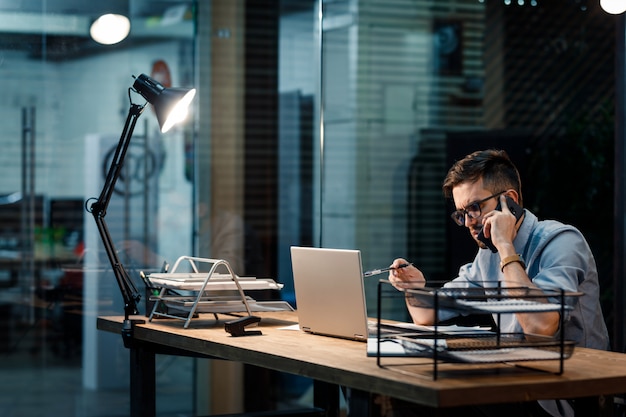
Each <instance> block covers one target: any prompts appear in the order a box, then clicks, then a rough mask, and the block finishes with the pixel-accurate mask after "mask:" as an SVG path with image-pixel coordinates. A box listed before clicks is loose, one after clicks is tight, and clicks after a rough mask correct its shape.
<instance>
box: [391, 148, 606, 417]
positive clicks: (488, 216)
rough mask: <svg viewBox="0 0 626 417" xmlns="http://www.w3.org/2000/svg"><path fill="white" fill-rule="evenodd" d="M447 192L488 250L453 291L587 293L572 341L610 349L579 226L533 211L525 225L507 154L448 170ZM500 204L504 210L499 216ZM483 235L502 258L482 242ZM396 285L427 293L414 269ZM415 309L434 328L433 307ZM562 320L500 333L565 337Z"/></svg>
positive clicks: (518, 324)
mask: <svg viewBox="0 0 626 417" xmlns="http://www.w3.org/2000/svg"><path fill="white" fill-rule="evenodd" d="M443 191H444V195H445V196H446V197H447V198H452V199H453V201H454V205H455V207H456V211H455V212H454V213H452V219H453V220H454V221H455V222H456V223H457V224H458V225H459V226H465V227H467V228H468V230H469V232H470V234H471V235H472V237H473V238H474V240H475V241H476V243H477V244H478V246H479V248H480V249H479V250H478V253H477V255H476V257H475V258H474V261H473V262H472V263H469V264H467V265H464V266H462V267H461V268H460V270H459V275H458V277H456V278H455V279H454V280H452V281H451V282H450V283H448V284H446V285H447V286H453V287H454V288H458V287H488V286H491V287H493V282H494V280H497V281H499V282H500V285H501V286H502V287H528V288H535V289H542V288H543V289H555V288H559V289H564V290H566V291H579V292H581V293H583V295H582V296H581V297H579V299H578V302H577V303H576V305H575V306H574V309H573V310H572V311H571V312H570V313H569V314H568V315H567V317H564V326H563V327H564V328H563V331H564V332H565V339H566V340H574V341H576V342H577V343H578V346H583V347H588V348H595V349H608V348H609V340H608V332H607V329H606V325H605V323H604V318H603V316H602V310H601V308H600V301H599V284H598V273H597V270H596V264H595V260H594V257H593V254H592V253H591V250H590V248H589V246H588V244H587V242H586V241H585V238H584V237H583V236H582V234H581V233H580V231H578V230H577V229H576V228H574V227H572V226H568V225H564V224H562V223H560V222H557V221H553V220H544V221H539V220H538V219H537V217H536V216H535V215H534V214H533V213H531V212H530V211H528V210H527V209H524V210H523V214H522V215H521V217H520V218H519V220H518V219H517V218H516V216H515V215H514V214H513V213H511V210H510V209H509V204H507V201H506V198H507V197H509V198H510V199H512V200H513V201H514V202H515V203H517V204H518V205H519V206H523V205H522V191H521V182H520V178H519V173H518V170H517V168H516V167H515V165H514V164H513V163H512V162H511V160H510V159H509V157H508V155H507V154H506V152H504V151H500V150H485V151H478V152H474V153H472V154H470V155H468V156H466V157H465V158H463V159H461V160H459V161H457V162H456V163H455V164H454V165H453V166H452V168H450V170H449V171H448V174H447V176H446V178H445V180H444V183H443ZM498 203H500V206H501V210H496V206H497V205H498ZM481 231H482V232H483V234H484V236H485V237H486V238H487V239H490V240H491V242H492V244H493V246H494V247H495V249H494V250H496V252H493V251H492V250H490V249H489V248H488V247H487V245H486V244H485V243H484V242H483V240H480V239H479V234H480V232H481ZM404 263H408V262H407V261H406V260H404V259H396V260H395V261H394V262H393V264H392V266H393V267H397V266H399V265H401V264H404ZM389 281H390V282H391V283H392V284H393V285H394V286H395V287H396V288H399V289H403V288H415V287H423V286H424V285H425V283H426V280H425V278H424V275H423V274H422V272H421V271H420V270H419V269H417V268H415V267H414V266H408V267H405V268H397V269H392V270H391V271H390V273H389ZM407 307H408V310H409V313H410V314H411V317H412V318H413V321H414V322H415V323H417V324H423V325H431V324H434V323H433V322H434V311H433V310H432V309H426V308H421V307H416V306H412V305H411V304H410V303H409V302H408V301H407ZM453 315H454V313H452V312H449V311H439V312H438V318H439V319H440V320H445V319H448V318H451V317H452V316H453ZM559 322H560V313H559V312H547V313H516V314H502V315H501V317H500V330H501V331H502V332H506V333H509V332H524V333H527V334H539V335H547V336H554V335H556V334H557V333H558V332H559V331H560V329H559ZM541 405H542V407H543V409H546V410H547V411H548V412H549V413H550V414H549V415H554V416H560V415H571V414H572V410H571V408H570V407H569V404H567V403H566V402H564V401H558V402H554V401H550V402H547V401H541ZM535 411H536V412H535ZM535 411H531V412H530V415H542V413H544V412H543V410H542V409H538V410H535ZM525 412H526V414H523V415H528V410H526V411H525ZM487 415H488V414H487ZM511 415H515V414H509V416H511ZM543 415H545V413H544V414H543Z"/></svg>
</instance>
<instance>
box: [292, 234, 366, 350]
mask: <svg viewBox="0 0 626 417" xmlns="http://www.w3.org/2000/svg"><path fill="white" fill-rule="evenodd" d="M291 264H292V268H293V279H294V287H295V292H296V310H297V313H298V322H299V324H300V328H301V329H302V330H304V331H306V332H310V333H314V334H321V335H326V336H334V337H341V338H347V339H355V340H361V341H366V340H367V333H368V329H367V327H368V326H367V308H366V305H365V291H364V287H363V271H362V266H361V252H360V251H358V250H350V249H329V248H306V247H299V246H292V247H291Z"/></svg>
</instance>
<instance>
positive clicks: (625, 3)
mask: <svg viewBox="0 0 626 417" xmlns="http://www.w3.org/2000/svg"><path fill="white" fill-rule="evenodd" d="M600 7H602V9H603V10H604V11H605V12H607V13H610V14H620V13H624V12H626V0H600Z"/></svg>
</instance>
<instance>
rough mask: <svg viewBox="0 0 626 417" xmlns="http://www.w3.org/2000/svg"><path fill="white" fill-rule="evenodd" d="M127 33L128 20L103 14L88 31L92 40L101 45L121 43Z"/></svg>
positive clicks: (116, 15)
mask: <svg viewBox="0 0 626 417" xmlns="http://www.w3.org/2000/svg"><path fill="white" fill-rule="evenodd" d="M129 33H130V20H128V18H127V17H126V16H123V15H121V14H111V13H109V14H104V15H102V16H100V17H99V18H97V19H96V20H95V21H94V22H93V24H92V25H91V28H90V29H89V34H90V35H91V37H92V39H93V40H94V41H96V42H98V43H101V44H103V45H113V44H116V43H118V42H121V41H123V40H124V39H126V37H127V36H128V34H129Z"/></svg>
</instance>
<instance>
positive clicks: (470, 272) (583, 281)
mask: <svg viewBox="0 0 626 417" xmlns="http://www.w3.org/2000/svg"><path fill="white" fill-rule="evenodd" d="M513 245H514V246H515V250H516V252H517V253H519V254H520V255H522V258H523V259H524V262H525V264H526V272H527V273H528V276H529V277H530V279H531V280H532V282H533V283H534V284H535V285H536V286H537V287H539V288H543V289H563V290H566V291H578V292H581V293H582V294H583V295H582V296H580V297H578V300H577V302H576V303H575V304H574V306H573V310H571V311H570V313H569V314H567V315H566V317H565V318H564V324H563V328H564V331H565V340H573V341H575V342H577V345H578V346H582V347H588V348H594V349H604V350H608V349H609V336H608V331H607V328H606V324H605V322H604V318H603V315H602V310H601V307H600V296H599V295H600V288H599V284H598V271H597V268H596V262H595V259H594V257H593V254H592V253H591V249H590V248H589V245H588V244H587V241H586V240H585V238H584V236H583V235H582V233H580V231H579V230H578V229H576V228H575V227H573V226H568V225H565V224H563V223H560V222H557V221H554V220H543V221H539V220H538V219H537V216H535V215H534V214H533V213H531V212H530V211H528V210H525V216H524V221H523V222H522V225H521V227H520V228H519V230H518V232H517V236H516V237H515V240H514V241H513ZM503 277H504V275H503V273H502V271H500V255H499V254H498V253H492V252H491V250H489V249H480V250H479V251H478V254H477V255H476V258H474V261H473V262H472V263H469V264H466V265H464V266H462V267H461V268H460V270H459V276H458V277H457V278H455V279H454V280H452V281H451V282H450V283H448V284H446V286H452V287H453V288H458V287H459V286H461V287H465V286H467V287H474V286H478V287H483V288H485V287H494V286H496V285H497V281H498V280H501V279H503ZM452 316H454V314H453V313H451V312H447V311H440V312H439V319H440V320H445V319H446V318H450V317H452ZM500 329H501V331H502V332H506V333H509V332H522V328H521V326H520V324H519V322H518V321H517V319H516V317H515V315H514V314H501V315H500Z"/></svg>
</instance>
